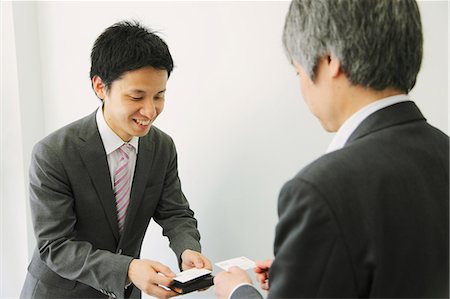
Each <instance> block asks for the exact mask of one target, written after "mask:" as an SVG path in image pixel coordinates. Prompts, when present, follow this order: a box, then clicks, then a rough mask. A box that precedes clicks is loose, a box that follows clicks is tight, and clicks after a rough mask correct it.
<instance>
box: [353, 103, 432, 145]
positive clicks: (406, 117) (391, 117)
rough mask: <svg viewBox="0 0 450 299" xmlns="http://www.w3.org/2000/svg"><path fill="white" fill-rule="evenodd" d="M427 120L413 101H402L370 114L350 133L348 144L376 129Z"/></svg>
mask: <svg viewBox="0 0 450 299" xmlns="http://www.w3.org/2000/svg"><path fill="white" fill-rule="evenodd" d="M420 120H421V121H425V120H426V119H425V118H424V117H423V115H422V113H421V112H420V110H419V108H418V107H417V106H416V104H415V103H414V102H412V101H407V102H400V103H397V104H394V105H391V106H388V107H386V108H383V109H381V110H378V111H376V112H375V113H373V114H371V115H369V116H368V117H367V118H366V119H365V120H364V121H363V122H362V123H361V124H360V125H359V126H358V127H357V128H356V130H355V131H354V132H353V133H352V135H350V137H349V139H348V141H347V142H346V145H347V144H349V143H351V142H353V141H355V140H356V139H359V138H361V137H364V136H366V135H368V134H370V133H373V132H375V131H379V130H382V129H385V128H388V127H392V126H396V125H399V124H403V123H408V122H412V121H420Z"/></svg>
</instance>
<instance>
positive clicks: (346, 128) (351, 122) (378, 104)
mask: <svg viewBox="0 0 450 299" xmlns="http://www.w3.org/2000/svg"><path fill="white" fill-rule="evenodd" d="M409 100H410V99H409V96H408V95H407V94H400V95H395V96H390V97H387V98H383V99H380V100H377V101H375V102H373V103H370V104H369V105H366V106H364V107H363V108H361V109H360V110H358V111H357V112H355V113H354V114H353V115H352V116H350V117H349V118H348V119H347V120H346V121H345V122H344V123H343V124H342V126H341V127H340V128H339V130H338V131H337V132H336V135H334V137H333V140H332V141H331V143H330V145H329V146H328V149H327V151H326V152H327V153H329V152H332V151H335V150H339V149H341V148H343V147H344V145H345V143H346V142H347V140H348V138H349V137H350V135H352V133H353V132H354V131H355V130H356V128H357V127H358V126H359V124H361V122H362V121H363V120H364V119H366V118H367V117H368V116H369V115H371V114H372V113H374V112H376V111H378V110H380V109H383V108H385V107H387V106H391V105H394V104H397V103H400V102H406V101H409Z"/></svg>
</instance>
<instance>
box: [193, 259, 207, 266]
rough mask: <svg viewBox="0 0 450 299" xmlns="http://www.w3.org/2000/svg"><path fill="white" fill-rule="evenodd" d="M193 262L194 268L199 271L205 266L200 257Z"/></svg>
mask: <svg viewBox="0 0 450 299" xmlns="http://www.w3.org/2000/svg"><path fill="white" fill-rule="evenodd" d="M193 262H194V266H195V268H199V269H201V268H203V267H204V266H205V265H204V263H203V260H202V259H201V258H200V257H196V258H195V259H194V261H193Z"/></svg>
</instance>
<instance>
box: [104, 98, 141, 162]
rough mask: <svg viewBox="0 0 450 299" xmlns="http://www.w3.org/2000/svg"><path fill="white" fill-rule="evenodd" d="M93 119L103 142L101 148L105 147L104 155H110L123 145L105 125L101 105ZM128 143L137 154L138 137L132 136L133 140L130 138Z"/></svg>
mask: <svg viewBox="0 0 450 299" xmlns="http://www.w3.org/2000/svg"><path fill="white" fill-rule="evenodd" d="M95 119H96V121H97V127H98V131H99V133H100V137H101V138H102V141H103V146H104V147H105V152H106V155H109V154H110V153H112V152H113V151H115V150H116V149H118V148H119V147H121V146H122V144H124V141H123V140H122V139H121V138H120V137H119V136H118V135H117V134H116V133H114V131H113V130H112V129H111V128H110V127H109V126H108V124H107V123H106V121H105V118H104V116H103V105H101V106H100V107H99V108H98V109H97V113H96V115H95ZM128 143H129V144H131V145H132V146H133V147H134V149H135V150H136V154H137V153H138V144H139V137H136V136H133V138H131V140H130V141H129V142H128Z"/></svg>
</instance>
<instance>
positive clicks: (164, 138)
mask: <svg viewBox="0 0 450 299" xmlns="http://www.w3.org/2000/svg"><path fill="white" fill-rule="evenodd" d="M144 138H148V139H149V140H151V141H154V142H156V143H158V144H163V145H171V146H174V141H173V139H172V137H170V135H169V134H167V133H166V132H164V131H163V130H161V129H159V128H158V127H155V126H152V128H151V129H150V132H149V133H148V134H147V135H146V136H145V137H144Z"/></svg>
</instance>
